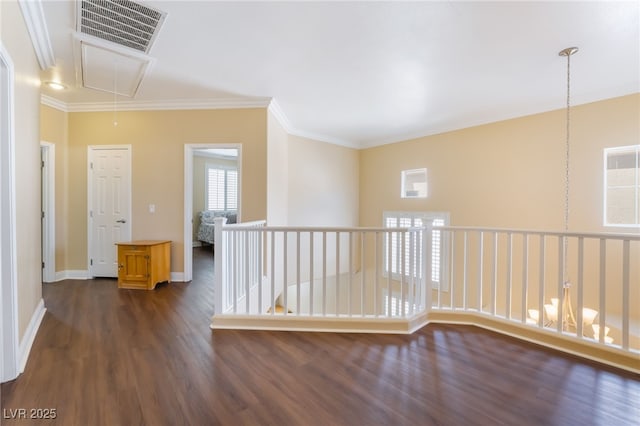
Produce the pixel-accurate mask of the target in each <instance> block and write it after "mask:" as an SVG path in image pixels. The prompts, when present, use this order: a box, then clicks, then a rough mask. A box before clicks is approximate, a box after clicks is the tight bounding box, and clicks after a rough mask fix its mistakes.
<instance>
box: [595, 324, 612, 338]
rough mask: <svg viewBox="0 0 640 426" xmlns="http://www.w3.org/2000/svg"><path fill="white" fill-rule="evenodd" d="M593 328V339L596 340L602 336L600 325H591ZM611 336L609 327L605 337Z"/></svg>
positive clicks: (605, 329) (606, 328) (605, 330)
mask: <svg viewBox="0 0 640 426" xmlns="http://www.w3.org/2000/svg"><path fill="white" fill-rule="evenodd" d="M591 328H593V337H595V338H596V339H597V338H598V336H599V335H600V324H591ZM608 334H609V327H605V328H604V335H605V336H607V335H608Z"/></svg>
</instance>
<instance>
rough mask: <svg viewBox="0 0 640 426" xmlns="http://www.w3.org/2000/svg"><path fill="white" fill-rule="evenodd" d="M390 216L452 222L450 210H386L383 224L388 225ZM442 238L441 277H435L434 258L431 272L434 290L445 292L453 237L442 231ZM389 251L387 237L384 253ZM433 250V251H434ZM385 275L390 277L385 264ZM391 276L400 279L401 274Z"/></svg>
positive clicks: (446, 223)
mask: <svg viewBox="0 0 640 426" xmlns="http://www.w3.org/2000/svg"><path fill="white" fill-rule="evenodd" d="M388 218H398V219H400V218H411V219H412V223H413V220H415V219H421V220H422V223H425V222H429V221H430V222H433V221H434V220H436V219H440V220H442V221H443V222H444V223H443V226H449V223H450V214H449V213H448V212H407V211H385V212H383V214H382V224H383V225H382V226H384V227H386V226H387V225H386V224H387V219H388ZM441 235H442V238H441V240H440V250H439V252H440V262H439V269H438V274H439V279H438V280H434V279H433V267H434V266H435V265H434V264H433V258H432V273H431V274H430V275H431V277H432V280H431V286H432V288H433V289H434V290H438V289H440V290H441V291H443V292H448V291H449V253H450V251H451V249H450V247H451V246H450V244H451V242H450V241H451V238H450V236H449V234H448V233H442V234H441ZM386 252H387V246H386V238H385V239H384V240H383V253H386ZM432 252H433V251H432ZM383 276H384V277H388V271H387V267H386V261H385V266H384V267H383ZM391 277H392V278H393V279H400V275H399V274H397V273H392V275H391Z"/></svg>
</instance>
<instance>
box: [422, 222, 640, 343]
mask: <svg viewBox="0 0 640 426" xmlns="http://www.w3.org/2000/svg"><path fill="white" fill-rule="evenodd" d="M438 229H439V230H440V231H441V232H443V235H444V238H443V239H442V241H447V242H448V245H449V248H450V253H449V265H448V268H449V272H450V273H449V281H448V286H442V288H443V290H441V289H440V288H438V289H437V290H435V291H434V297H433V301H432V306H431V310H432V311H433V312H438V313H473V314H479V315H483V316H489V317H493V318H496V319H499V320H506V321H509V322H516V323H521V324H524V325H530V326H531V327H534V328H536V329H539V330H541V331H543V332H545V333H549V332H551V333H555V334H559V335H562V336H565V337H573V338H576V339H579V340H581V341H584V342H589V343H596V344H600V345H605V346H607V347H612V348H618V349H621V350H623V351H625V352H634V353H636V352H638V353H640V303H639V301H640V235H637V234H636V235H632V234H600V233H568V232H543V231H527V230H516V229H491V228H473V227H453V226H445V227H441V228H438ZM565 244H567V252H566V253H567V254H566V256H565V254H564V253H565V250H564V247H565ZM444 289H446V291H445V290H444Z"/></svg>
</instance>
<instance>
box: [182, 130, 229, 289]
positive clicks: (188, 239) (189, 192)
mask: <svg viewBox="0 0 640 426" xmlns="http://www.w3.org/2000/svg"><path fill="white" fill-rule="evenodd" d="M215 148H218V149H237V150H238V163H237V165H238V222H240V221H241V211H242V144H240V143H210V144H207V143H202V144H185V145H184V276H183V279H184V281H191V279H192V278H193V264H192V263H193V219H192V218H193V156H194V153H195V151H196V150H199V149H215Z"/></svg>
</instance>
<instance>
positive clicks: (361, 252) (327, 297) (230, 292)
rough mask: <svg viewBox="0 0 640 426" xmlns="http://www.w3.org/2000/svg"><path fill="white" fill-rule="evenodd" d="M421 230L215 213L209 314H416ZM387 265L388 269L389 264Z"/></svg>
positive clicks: (423, 250)
mask: <svg viewBox="0 0 640 426" xmlns="http://www.w3.org/2000/svg"><path fill="white" fill-rule="evenodd" d="M423 231H424V228H304V227H303V228H300V227H297V228H296V227H267V226H265V222H264V221H260V222H252V223H239V224H233V225H226V224H225V220H224V218H219V219H217V220H216V223H215V243H214V253H215V266H214V268H215V274H214V275H215V303H214V307H215V314H216V315H233V314H236V315H258V316H260V315H262V316H274V315H280V314H282V315H284V316H291V317H302V316H304V317H333V318H357V319H362V318H385V317H387V318H411V317H414V316H415V315H419V314H424V313H426V309H427V306H428V303H427V297H428V296H430V294H428V292H427V291H425V288H426V285H425V280H424V279H423V277H424V276H425V275H426V274H425V273H424V270H426V269H425V268H428V267H429V265H428V264H427V263H428V261H427V260H429V261H430V256H429V254H428V253H430V247H431V246H430V244H428V243H427V239H428V236H429V235H428V233H427V232H423ZM391 241H394V242H397V243H399V245H398V244H396V245H392V244H390V242H391ZM396 246H398V247H396ZM383 259H384V261H383ZM385 261H386V263H385ZM389 265H392V266H393V267H394V268H395V269H394V270H391V271H389V270H388V269H389Z"/></svg>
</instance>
